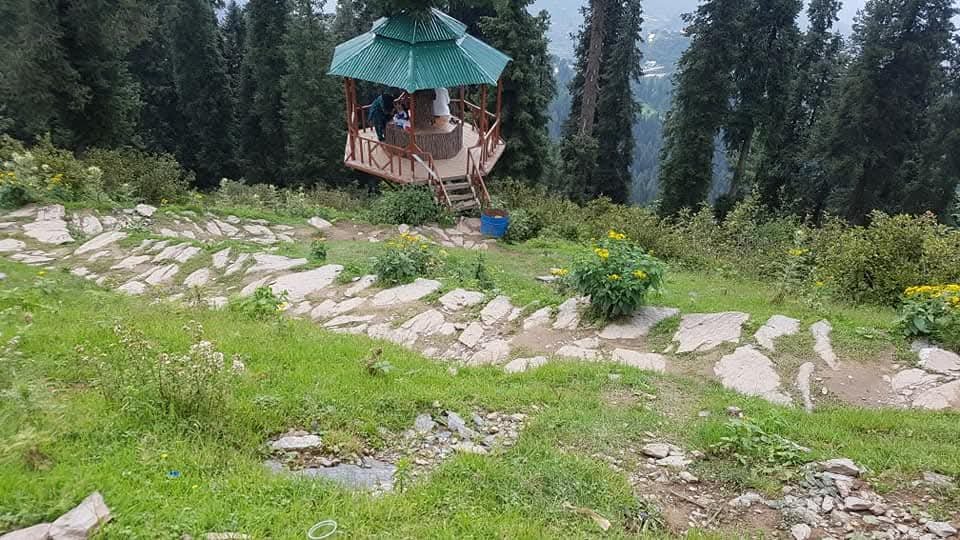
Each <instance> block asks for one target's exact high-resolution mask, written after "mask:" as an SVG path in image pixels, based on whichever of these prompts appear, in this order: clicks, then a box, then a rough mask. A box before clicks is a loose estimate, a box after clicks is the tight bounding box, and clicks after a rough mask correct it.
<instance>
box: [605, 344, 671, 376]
mask: <svg viewBox="0 0 960 540" xmlns="http://www.w3.org/2000/svg"><path fill="white" fill-rule="evenodd" d="M613 359H614V361H616V362H619V363H621V364H623V365H625V366H630V367H635V368H637V369H643V370H646V371H656V372H657V373H666V371H667V358H666V357H665V356H663V355H662V354H657V353H643V352H638V351H631V350H629V349H615V350H614V351H613Z"/></svg>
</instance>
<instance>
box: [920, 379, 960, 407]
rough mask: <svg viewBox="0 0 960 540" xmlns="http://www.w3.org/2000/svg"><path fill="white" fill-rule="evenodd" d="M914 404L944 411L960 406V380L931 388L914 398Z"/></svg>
mask: <svg viewBox="0 0 960 540" xmlns="http://www.w3.org/2000/svg"><path fill="white" fill-rule="evenodd" d="M913 406H914V407H916V408H919V409H928V410H931V411H942V410H944V409H949V408H951V407H952V408H960V380H956V381H953V382H950V383H947V384H943V385H940V386H936V387H934V388H931V389H929V390H927V391H925V392H923V393H922V394H920V395H919V396H917V398H916V399H914V400H913Z"/></svg>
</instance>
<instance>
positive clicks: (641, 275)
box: [633, 270, 647, 280]
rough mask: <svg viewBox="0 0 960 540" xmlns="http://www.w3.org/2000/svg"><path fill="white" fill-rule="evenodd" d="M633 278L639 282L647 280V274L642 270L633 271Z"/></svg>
mask: <svg viewBox="0 0 960 540" xmlns="http://www.w3.org/2000/svg"><path fill="white" fill-rule="evenodd" d="M633 277H635V278H637V279H641V280H642V279H647V273H646V272H644V271H643V270H634V271H633Z"/></svg>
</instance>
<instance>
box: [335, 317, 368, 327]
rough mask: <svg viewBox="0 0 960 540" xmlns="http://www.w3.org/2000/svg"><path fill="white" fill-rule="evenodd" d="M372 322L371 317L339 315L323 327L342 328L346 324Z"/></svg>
mask: <svg viewBox="0 0 960 540" xmlns="http://www.w3.org/2000/svg"><path fill="white" fill-rule="evenodd" d="M372 320H373V315H341V316H339V317H335V318H333V319H331V320H329V321H327V322H326V323H324V325H323V326H324V327H326V328H336V327H338V326H344V325H346V324H353V323H365V322H370V321H372Z"/></svg>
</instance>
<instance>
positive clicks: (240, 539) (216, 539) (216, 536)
mask: <svg viewBox="0 0 960 540" xmlns="http://www.w3.org/2000/svg"><path fill="white" fill-rule="evenodd" d="M203 539H204V540H250V535H249V534H243V533H235V532H218V533H207V534H205V535H203ZM180 540H187V539H184V538H181V539H180Z"/></svg>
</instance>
